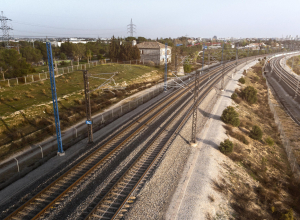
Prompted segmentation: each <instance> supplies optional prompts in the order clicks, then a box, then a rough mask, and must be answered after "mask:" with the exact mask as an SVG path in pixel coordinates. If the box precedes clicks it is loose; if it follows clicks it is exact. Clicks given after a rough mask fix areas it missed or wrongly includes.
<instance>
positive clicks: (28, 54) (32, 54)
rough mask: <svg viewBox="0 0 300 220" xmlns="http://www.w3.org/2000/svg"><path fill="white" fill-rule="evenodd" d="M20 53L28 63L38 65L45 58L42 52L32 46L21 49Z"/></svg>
mask: <svg viewBox="0 0 300 220" xmlns="http://www.w3.org/2000/svg"><path fill="white" fill-rule="evenodd" d="M20 52H21V54H22V57H24V58H25V59H26V61H27V62H28V63H32V62H34V63H37V62H39V61H41V59H42V57H43V56H42V53H41V51H40V50H38V49H35V48H33V47H30V46H27V47H23V48H21V50H20Z"/></svg>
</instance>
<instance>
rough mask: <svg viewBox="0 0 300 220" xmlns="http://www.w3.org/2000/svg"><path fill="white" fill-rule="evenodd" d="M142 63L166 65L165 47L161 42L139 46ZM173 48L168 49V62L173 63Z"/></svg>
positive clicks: (145, 43)
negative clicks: (149, 62)
mask: <svg viewBox="0 0 300 220" xmlns="http://www.w3.org/2000/svg"><path fill="white" fill-rule="evenodd" d="M137 47H138V48H139V50H140V53H141V61H145V62H146V61H153V62H154V63H155V64H157V65H163V64H164V63H165V45H164V44H162V43H159V42H142V43H140V44H137ZM171 54H172V47H170V46H168V47H167V62H168V63H171Z"/></svg>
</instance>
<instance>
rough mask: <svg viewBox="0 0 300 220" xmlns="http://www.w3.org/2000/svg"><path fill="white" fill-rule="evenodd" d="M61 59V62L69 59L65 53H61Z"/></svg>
mask: <svg viewBox="0 0 300 220" xmlns="http://www.w3.org/2000/svg"><path fill="white" fill-rule="evenodd" d="M59 57H60V59H61V60H66V59H67V56H66V54H64V53H60V56H59Z"/></svg>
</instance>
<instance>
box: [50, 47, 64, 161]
mask: <svg viewBox="0 0 300 220" xmlns="http://www.w3.org/2000/svg"><path fill="white" fill-rule="evenodd" d="M46 47H47V56H48V65H49V75H50V83H51V92H52V101H53V111H54V119H55V128H56V138H57V147H58V151H57V154H58V155H60V156H62V155H64V154H65V152H64V150H63V146H62V140H61V132H60V122H59V112H58V105H57V95H56V85H55V76H54V68H53V58H52V48H51V43H50V42H46Z"/></svg>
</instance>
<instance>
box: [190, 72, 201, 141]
mask: <svg viewBox="0 0 300 220" xmlns="http://www.w3.org/2000/svg"><path fill="white" fill-rule="evenodd" d="M199 74H200V71H199V70H197V71H196V73H195V88H194V106H193V121H192V138H191V145H192V146H193V147H196V146H197V142H196V130H197V98H198V83H199Z"/></svg>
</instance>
